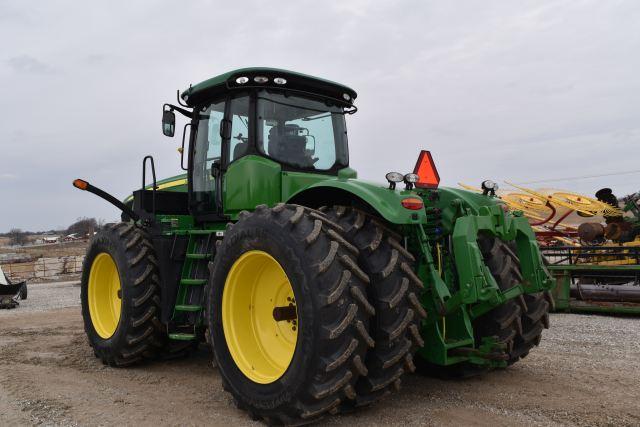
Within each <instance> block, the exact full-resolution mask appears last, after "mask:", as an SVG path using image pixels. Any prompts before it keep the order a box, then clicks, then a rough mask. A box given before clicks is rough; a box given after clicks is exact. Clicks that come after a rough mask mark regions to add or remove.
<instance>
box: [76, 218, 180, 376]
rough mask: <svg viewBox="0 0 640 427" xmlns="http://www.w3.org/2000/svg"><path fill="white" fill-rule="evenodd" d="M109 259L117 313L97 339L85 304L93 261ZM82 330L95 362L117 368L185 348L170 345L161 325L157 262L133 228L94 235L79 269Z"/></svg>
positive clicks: (110, 228)
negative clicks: (115, 279)
mask: <svg viewBox="0 0 640 427" xmlns="http://www.w3.org/2000/svg"><path fill="white" fill-rule="evenodd" d="M103 252H105V253H107V254H109V255H111V257H112V258H113V260H114V262H115V264H116V266H117V269H118V274H119V276H120V286H121V302H122V306H121V312H120V319H119V321H118V325H117V327H116V330H115V332H114V333H113V335H112V336H111V337H109V338H107V339H105V338H102V337H101V336H100V335H99V334H98V333H97V332H96V329H95V327H94V325H93V323H92V320H91V315H90V312H89V304H88V286H89V276H90V272H91V266H92V264H93V261H94V260H95V258H96V256H97V255H98V254H100V253H103ZM80 298H81V302H82V317H83V320H84V329H85V332H86V334H87V337H88V339H89V344H90V345H91V347H93V350H94V353H95V355H96V357H98V358H100V359H101V360H102V362H103V363H104V364H107V365H110V366H114V367H122V366H129V365H132V364H134V363H137V362H140V361H142V360H144V359H150V358H156V357H158V356H160V355H164V354H167V353H168V354H175V353H176V352H178V353H181V354H182V353H183V352H184V351H185V347H187V346H188V345H191V344H190V343H186V344H185V343H177V345H174V344H173V343H170V342H169V340H168V338H167V336H166V332H165V328H164V327H163V325H162V324H161V322H160V319H159V316H160V278H159V272H158V260H157V258H156V254H155V250H154V248H153V244H152V243H151V240H150V239H149V237H148V236H147V234H146V233H145V232H144V231H143V230H142V229H141V228H139V227H137V226H135V225H134V224H132V223H118V224H114V225H109V226H107V227H105V228H103V229H102V230H101V231H99V232H98V234H96V236H95V237H94V238H93V240H92V241H91V244H90V245H89V248H88V250H87V255H86V257H85V259H84V263H83V267H82V282H81V290H80Z"/></svg>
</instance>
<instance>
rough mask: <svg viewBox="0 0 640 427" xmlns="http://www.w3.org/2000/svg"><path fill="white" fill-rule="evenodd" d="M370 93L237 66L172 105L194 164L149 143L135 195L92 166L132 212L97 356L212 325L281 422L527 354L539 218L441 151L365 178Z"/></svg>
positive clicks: (101, 280)
mask: <svg viewBox="0 0 640 427" xmlns="http://www.w3.org/2000/svg"><path fill="white" fill-rule="evenodd" d="M355 98H356V92H355V91H353V90H352V89H350V88H348V87H346V86H343V85H341V84H338V83H334V82H331V81H327V80H323V79H319V78H315V77H311V76H308V75H304V74H299V73H295V72H290V71H285V70H279V69H269V68H247V69H240V70H236V71H231V72H229V73H226V74H222V75H220V76H217V77H214V78H212V79H209V80H206V81H204V82H202V83H200V84H197V85H195V86H192V87H190V88H189V89H188V90H186V91H184V92H183V93H182V94H179V96H178V104H179V105H172V104H165V105H164V107H163V116H162V126H163V133H164V134H165V135H167V136H173V135H174V132H175V127H176V117H175V113H176V112H178V113H180V114H182V115H183V116H185V117H187V119H188V123H187V124H186V125H185V126H184V129H183V135H182V148H181V149H180V150H179V151H180V152H181V153H182V154H181V155H182V159H181V160H182V164H181V166H182V168H183V170H185V171H186V174H184V175H180V176H176V177H173V178H170V179H167V180H162V181H156V177H155V166H154V162H153V158H150V156H147V157H146V158H145V160H144V161H143V179H142V186H141V188H140V189H139V190H137V191H135V192H134V193H133V195H132V196H131V197H129V198H128V199H126V200H125V201H124V202H121V201H119V200H117V199H116V198H114V197H113V196H111V195H109V194H107V193H105V192H104V191H102V190H100V189H98V188H96V187H94V186H92V185H90V184H89V183H88V182H86V181H83V180H76V181H74V185H75V186H76V187H78V188H80V189H83V190H87V191H90V192H92V193H94V194H96V195H98V196H100V197H102V198H104V199H106V200H107V201H109V202H111V203H112V204H114V205H115V206H117V207H118V208H120V209H121V210H122V222H120V223H118V224H113V225H110V226H108V227H106V228H105V229H104V230H102V231H100V232H99V233H98V234H97V235H96V236H95V237H94V239H93V240H92V242H91V245H90V247H89V249H88V252H87V256H86V258H85V262H84V270H83V276H82V292H81V298H82V314H83V318H84V324H85V330H86V333H87V335H88V338H89V342H90V344H91V346H92V347H93V350H94V352H95V355H96V356H97V357H98V358H100V359H101V360H102V361H103V362H104V363H105V364H108V365H112V366H129V365H132V364H134V363H137V362H139V361H143V360H148V359H155V358H160V357H172V356H178V355H182V354H185V353H187V352H189V351H190V350H191V349H193V348H195V347H196V346H197V345H198V343H200V342H203V341H206V342H207V343H208V344H209V345H210V346H211V348H212V351H213V354H214V358H215V363H216V365H217V366H218V369H219V372H220V375H221V377H222V383H223V387H224V389H225V390H226V391H228V392H229V393H231V394H232V395H233V398H234V401H235V403H236V405H237V406H238V407H239V408H242V409H244V410H246V411H247V412H248V413H249V414H250V415H251V416H252V417H254V418H255V419H261V420H263V421H265V422H267V423H270V424H299V423H305V422H311V421H314V420H316V419H318V418H319V417H322V416H325V415H327V414H335V413H337V412H339V411H350V410H353V409H354V408H356V407H360V406H366V405H369V404H371V403H373V402H376V401H378V400H379V399H380V398H382V397H384V396H385V395H388V394H389V393H392V392H394V391H395V390H398V389H399V388H400V385H401V381H402V379H403V376H404V375H405V374H407V373H410V372H413V371H415V370H416V369H418V370H419V371H424V372H429V373H435V374H437V375H444V376H467V375H473V374H479V373H483V372H486V371H488V370H490V369H493V368H504V367H507V366H509V365H511V364H512V363H514V362H516V361H518V360H519V359H520V358H522V357H525V356H526V355H527V354H528V353H529V351H530V350H531V349H532V348H533V347H534V346H536V345H537V344H538V343H539V341H540V337H541V333H542V330H543V328H546V327H548V311H549V307H550V304H551V299H550V297H549V296H548V295H549V294H548V292H547V290H548V289H549V288H550V287H551V286H552V281H551V280H550V277H549V274H548V272H547V271H546V269H545V267H544V265H543V262H542V259H541V255H540V252H539V250H538V246H537V243H536V239H535V236H534V234H533V232H532V230H531V228H530V227H529V224H528V222H527V220H526V218H524V217H522V216H521V215H519V214H518V213H517V212H516V213H513V214H510V213H507V212H506V210H505V209H503V206H502V205H501V204H500V202H499V200H498V199H496V198H495V197H493V193H494V192H495V184H494V183H492V182H490V181H485V183H484V185H483V187H484V189H485V193H484V194H474V193H470V192H466V191H462V190H457V189H453V188H438V183H439V180H440V179H439V176H438V173H437V170H436V168H435V165H434V163H433V159H432V157H431V154H430V153H429V152H427V151H422V152H421V153H420V156H419V158H418V160H417V164H416V166H415V169H414V171H413V173H408V174H400V173H396V172H391V173H388V174H387V175H386V180H387V183H386V184H375V183H369V182H366V181H362V180H358V179H357V174H356V171H355V170H353V169H351V168H350V167H349V152H348V148H347V130H346V125H345V117H346V115H348V114H353V113H354V112H355V111H356V107H355V106H354V103H353V102H354V99H355ZM187 136H188V138H187ZM185 141H186V143H185ZM185 163H186V166H184V165H185ZM147 166H150V167H151V172H152V175H153V176H152V180H153V182H152V183H151V184H150V185H147V184H146V183H145V177H146V172H147V171H146V169H147Z"/></svg>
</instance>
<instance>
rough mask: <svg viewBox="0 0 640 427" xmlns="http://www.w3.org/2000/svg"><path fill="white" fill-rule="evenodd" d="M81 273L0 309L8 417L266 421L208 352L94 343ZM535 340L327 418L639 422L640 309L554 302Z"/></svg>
mask: <svg viewBox="0 0 640 427" xmlns="http://www.w3.org/2000/svg"><path fill="white" fill-rule="evenodd" d="M79 293H80V292H79V286H78V285H77V283H74V282H64V283H53V284H34V285H31V286H30V287H29V299H28V300H26V301H24V302H22V303H21V305H20V307H19V308H17V309H14V310H0V425H65V426H66V425H83V426H84V425H123V424H124V425H149V426H151V425H153V426H157V425H175V426H185V425H226V426H228V425H233V426H234V427H240V426H245V425H260V424H259V423H256V422H253V421H251V420H250V419H249V417H248V416H247V415H246V414H245V413H244V412H242V411H239V410H237V409H236V408H235V406H234V405H233V402H232V399H231V397H230V396H229V394H228V393H225V392H223V391H222V387H221V384H220V376H219V375H218V372H217V371H216V370H215V369H214V368H213V367H212V366H211V363H210V353H209V351H208V350H207V349H206V348H205V347H204V346H201V350H199V351H198V352H197V353H196V354H195V355H193V356H192V357H189V358H187V359H183V360H177V361H172V362H157V363H147V364H144V365H142V366H138V367H135V368H131V369H113V368H108V367H105V366H103V365H102V364H101V363H100V362H99V361H98V360H97V359H96V358H95V357H94V356H93V352H92V351H91V349H90V348H89V346H88V345H87V343H86V340H85V337H84V332H83V329H82V319H81V316H80V309H79ZM551 321H552V326H551V329H550V330H548V331H545V333H544V336H543V340H542V343H541V345H540V347H539V348H537V349H534V351H532V353H531V354H530V355H529V356H528V357H527V358H526V359H524V360H522V361H521V362H519V363H517V364H516V365H514V366H513V367H511V368H509V369H507V370H503V371H496V372H492V373H490V374H488V375H485V376H483V377H481V378H472V379H467V380H460V381H441V380H436V379H433V378H426V377H421V376H417V375H414V376H410V377H409V378H407V379H406V380H405V381H404V387H403V389H402V391H401V392H400V393H398V394H397V395H395V396H393V397H391V398H389V399H386V400H384V401H382V402H380V403H378V404H376V405H374V406H373V407H371V408H367V409H365V410H362V411H358V412H356V413H354V414H350V415H342V416H336V417H331V418H327V419H325V420H323V421H321V422H320V423H319V425H341V424H345V425H350V426H351V425H356V426H371V425H403V426H406V425H451V426H454V425H455V426H458V425H482V426H513V425H541V426H545V425H616V426H619V425H629V426H632V425H633V426H637V425H640V318H624V317H607V316H589V315H573V314H554V315H552V317H551Z"/></svg>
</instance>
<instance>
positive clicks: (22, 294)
mask: <svg viewBox="0 0 640 427" xmlns="http://www.w3.org/2000/svg"><path fill="white" fill-rule="evenodd" d="M27 296H28V292H27V282H24V283H23V284H22V286H20V299H21V300H26V299H27Z"/></svg>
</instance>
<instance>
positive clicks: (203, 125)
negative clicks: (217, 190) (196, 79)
mask: <svg viewBox="0 0 640 427" xmlns="http://www.w3.org/2000/svg"><path fill="white" fill-rule="evenodd" d="M224 104H225V103H224V101H222V102H219V103H215V104H211V105H210V106H208V107H204V108H202V109H201V110H200V118H199V120H198V130H197V135H196V144H195V147H194V152H193V191H196V192H199V191H202V192H205V191H212V190H213V182H212V179H211V164H212V163H213V162H215V161H220V156H221V153H222V138H221V137H220V122H221V121H222V119H223V118H224Z"/></svg>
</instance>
